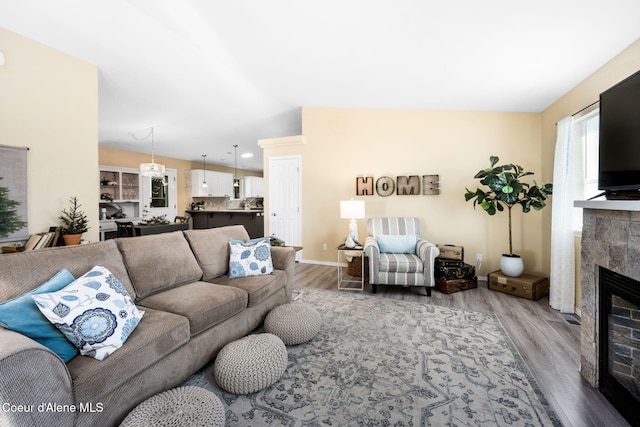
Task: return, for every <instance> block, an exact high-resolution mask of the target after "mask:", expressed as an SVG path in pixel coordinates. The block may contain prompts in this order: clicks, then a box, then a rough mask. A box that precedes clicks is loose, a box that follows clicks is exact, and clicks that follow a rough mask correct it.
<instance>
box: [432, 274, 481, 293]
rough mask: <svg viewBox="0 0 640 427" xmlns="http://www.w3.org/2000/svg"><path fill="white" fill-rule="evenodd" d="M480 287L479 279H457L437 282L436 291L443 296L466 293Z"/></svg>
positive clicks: (438, 280)
mask: <svg viewBox="0 0 640 427" xmlns="http://www.w3.org/2000/svg"><path fill="white" fill-rule="evenodd" d="M477 287H478V278H477V277H473V278H472V279H455V280H444V279H437V280H436V289H437V290H438V291H439V292H442V293H443V294H452V293H454V292H459V291H466V290H467V289H473V288H477Z"/></svg>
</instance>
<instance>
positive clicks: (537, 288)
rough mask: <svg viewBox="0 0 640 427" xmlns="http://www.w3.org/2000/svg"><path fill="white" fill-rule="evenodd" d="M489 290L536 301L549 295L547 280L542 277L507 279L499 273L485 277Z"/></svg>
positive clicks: (525, 276) (530, 276)
mask: <svg viewBox="0 0 640 427" xmlns="http://www.w3.org/2000/svg"><path fill="white" fill-rule="evenodd" d="M487 279H488V281H489V289H491V290H493V291H498V292H504V293H505V294H509V295H515V296H517V297H522V298H527V299H530V300H532V301H537V300H539V299H540V298H542V297H543V296H545V295H549V279H548V278H546V277H542V276H533V275H531V274H523V275H522V276H520V277H509V276H505V275H504V274H502V272H501V271H494V272H493V273H489V276H488V277H487Z"/></svg>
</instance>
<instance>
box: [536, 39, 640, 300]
mask: <svg viewBox="0 0 640 427" xmlns="http://www.w3.org/2000/svg"><path fill="white" fill-rule="evenodd" d="M639 69H640V39H639V40H636V41H635V42H634V43H633V44H631V46H629V47H628V48H626V49H625V50H623V51H622V52H621V53H620V54H618V55H616V56H615V57H614V58H613V59H612V60H611V61H609V62H608V63H607V64H605V65H604V66H602V67H601V68H600V69H598V70H597V71H596V72H594V73H593V74H591V75H590V76H589V77H587V78H586V79H585V80H584V81H582V82H581V83H580V84H579V85H577V86H576V87H575V88H573V89H571V90H570V91H569V92H567V93H566V94H565V95H563V96H562V97H561V98H560V99H558V100H557V101H556V102H554V103H553V104H552V105H550V106H549V107H548V108H547V109H546V110H545V111H544V112H543V113H542V163H543V173H542V175H543V176H544V177H545V178H547V179H550V177H551V176H552V175H553V156H554V151H555V146H556V126H555V124H556V123H557V122H558V121H559V120H560V119H562V118H563V117H566V116H569V115H571V114H573V113H576V112H577V111H579V110H581V109H582V108H584V107H586V106H587V105H589V104H591V103H593V102H595V101H597V100H598V99H599V95H600V92H603V91H604V90H606V89H608V88H609V87H611V86H613V85H614V84H616V83H618V82H619V81H620V80H623V79H624V78H626V77H628V76H630V75H631V74H633V73H634V72H636V71H638V70H639ZM550 211H551V210H549V211H548V212H546V213H545V215H544V228H545V229H549V230H550V229H551V215H550ZM550 240H551V235H550V233H546V234H545V236H544V242H543V247H544V250H545V251H547V252H548V251H550V248H551V242H550ZM576 246H577V248H578V250H577V252H576V256H577V257H579V256H580V244H579V241H578V242H577V244H576ZM576 264H577V265H578V266H579V262H577V263H576ZM545 267H546V269H547V270H548V266H545ZM576 277H577V278H579V277H580V275H579V270H578V271H577V274H576ZM576 282H577V283H576V307H580V306H581V298H580V283H579V280H576Z"/></svg>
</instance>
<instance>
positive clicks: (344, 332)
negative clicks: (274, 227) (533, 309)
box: [183, 289, 562, 427]
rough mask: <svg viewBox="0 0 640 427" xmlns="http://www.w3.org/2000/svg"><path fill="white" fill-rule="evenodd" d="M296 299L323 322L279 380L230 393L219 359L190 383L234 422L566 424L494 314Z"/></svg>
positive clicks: (358, 297) (316, 296) (322, 295)
mask: <svg viewBox="0 0 640 427" xmlns="http://www.w3.org/2000/svg"><path fill="white" fill-rule="evenodd" d="M295 304H310V305H311V306H313V307H314V308H315V309H316V310H318V312H319V313H320V315H321V316H322V328H321V330H320V332H319V333H318V335H317V336H316V337H315V338H314V339H313V340H311V341H310V342H308V343H305V344H301V345H297V346H289V347H287V350H288V354H289V364H288V368H287V371H286V372H285V374H284V375H283V376H282V378H281V379H280V380H279V381H278V382H277V383H275V384H274V385H272V386H270V387H268V388H267V389H265V390H262V391H259V392H257V393H253V394H249V395H243V396H238V395H233V394H229V393H226V392H224V391H223V390H221V389H220V388H219V387H218V386H217V385H216V383H215V380H214V379H213V364H212V365H211V366H208V367H206V368H204V369H203V370H201V371H200V372H198V373H196V374H195V375H193V376H192V377H191V378H190V379H189V380H188V381H187V382H185V383H184V384H183V385H196V386H200V387H204V388H206V389H209V390H211V391H213V392H214V393H215V394H216V395H217V396H218V397H220V399H221V400H222V402H223V403H224V405H225V409H226V417H227V421H226V424H227V425H228V426H475V427H479V426H510V427H513V426H527V427H529V426H560V425H562V424H561V422H560V421H559V420H558V418H557V417H556V415H555V414H554V413H553V411H552V410H551V408H550V407H549V405H548V403H547V401H546V400H545V398H544V396H543V395H542V393H541V392H540V390H539V388H538V386H537V384H536V383H535V380H534V379H533V377H532V375H531V373H530V371H529V369H528V368H527V366H526V365H525V363H524V361H523V359H522V357H521V356H520V354H519V353H518V351H517V350H516V348H515V346H514V344H513V342H512V341H511V339H510V338H509V336H508V335H507V333H506V332H505V330H504V328H503V326H502V324H501V323H500V321H499V320H498V318H497V317H496V316H495V315H494V314H490V313H480V312H474V311H468V310H461V309H456V308H448V307H440V306H433V305H427V304H423V303H417V302H407V301H401V300H393V299H388V298H383V297H380V296H368V295H362V294H354V293H347V292H335V291H323V290H315V289H305V290H304V291H303V292H302V295H301V297H300V298H299V299H298V301H297V302H295ZM260 332H262V331H261V330H257V331H255V333H260Z"/></svg>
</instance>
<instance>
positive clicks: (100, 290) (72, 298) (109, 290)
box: [32, 265, 144, 360]
mask: <svg viewBox="0 0 640 427" xmlns="http://www.w3.org/2000/svg"><path fill="white" fill-rule="evenodd" d="M32 297H33V299H34V301H35V302H36V304H37V306H38V308H39V309H40V312H42V314H43V315H44V316H45V317H46V318H47V319H49V321H50V322H51V323H52V324H53V325H54V326H55V327H57V328H58V329H60V331H62V333H63V334H64V335H65V337H67V339H68V340H69V341H71V342H72V343H73V344H74V345H75V346H76V347H77V348H78V349H79V350H80V354H82V355H84V356H90V357H93V358H94V359H97V360H104V359H105V358H107V357H108V356H109V355H110V354H111V353H113V352H114V351H116V350H117V349H119V348H120V347H122V345H123V344H124V342H125V341H126V340H127V338H128V337H129V335H130V334H131V332H133V330H134V329H135V327H136V326H138V323H139V322H140V319H142V316H143V315H144V311H140V310H138V309H137V307H136V306H135V304H134V303H133V301H132V300H131V297H130V296H129V293H128V292H127V290H126V288H125V287H124V286H123V285H122V283H120V281H119V280H118V279H117V278H116V277H115V276H114V275H113V274H112V273H111V272H110V271H109V270H107V269H106V268H104V267H103V266H101V265H96V266H95V267H93V268H92V269H91V270H90V271H89V272H88V273H86V274H85V275H84V276H82V277H80V278H79V279H77V280H76V281H74V282H73V283H71V284H70V285H68V286H66V287H65V288H63V289H62V290H60V291H57V292H51V293H46V294H38V295H33V296H32Z"/></svg>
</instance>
